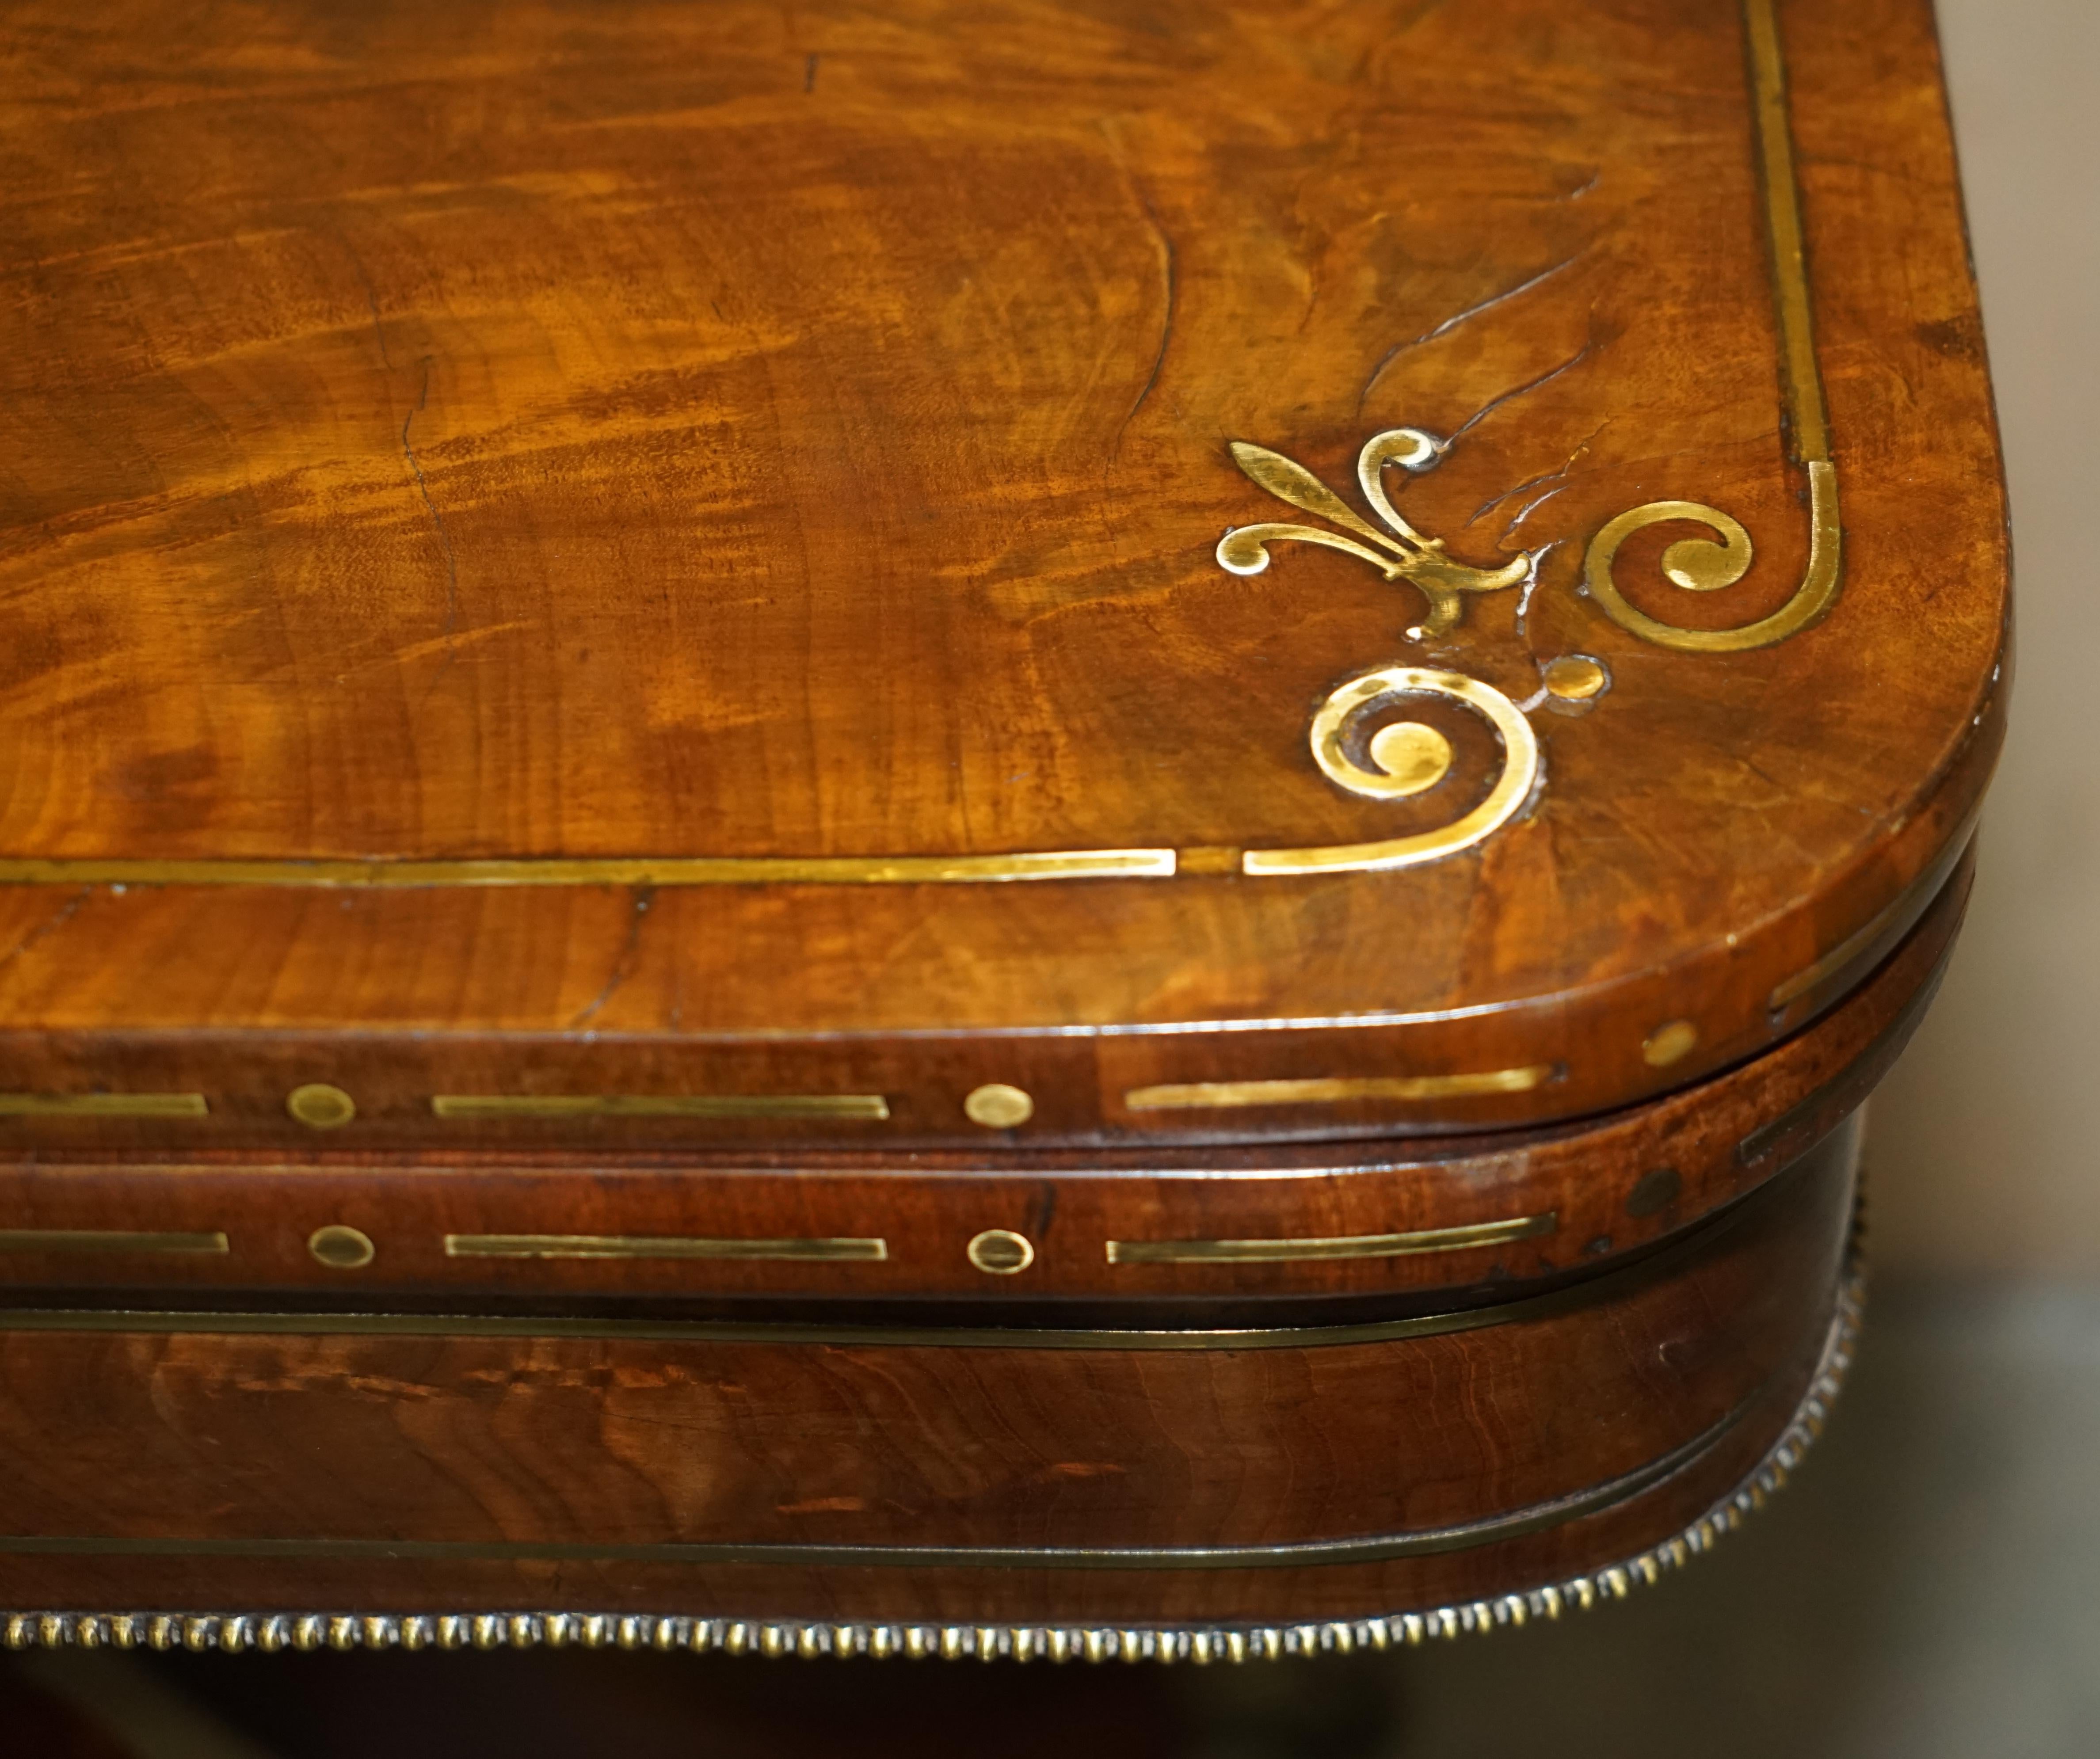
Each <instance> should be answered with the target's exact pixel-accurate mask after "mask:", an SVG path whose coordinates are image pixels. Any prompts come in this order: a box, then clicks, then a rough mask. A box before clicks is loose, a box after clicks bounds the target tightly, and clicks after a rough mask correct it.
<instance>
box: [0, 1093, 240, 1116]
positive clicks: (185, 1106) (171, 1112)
mask: <svg viewBox="0 0 2100 1759" xmlns="http://www.w3.org/2000/svg"><path fill="white" fill-rule="evenodd" d="M210 1113H211V1108H210V1106H209V1105H207V1104H205V1097H204V1096H203V1095H202V1094H201V1093H0V1117H4V1118H207V1117H209V1116H210Z"/></svg>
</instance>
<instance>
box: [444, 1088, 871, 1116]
mask: <svg viewBox="0 0 2100 1759" xmlns="http://www.w3.org/2000/svg"><path fill="white" fill-rule="evenodd" d="M430 1109H431V1111H432V1112H434V1113H435V1114H436V1115H437V1116H438V1117H439V1118H465V1119H474V1118H850V1119H857V1120H859V1121H861V1122H870V1123H880V1122H882V1121H883V1120H884V1119H885V1118H888V1117H889V1100H887V1099H885V1097H884V1096H882V1095H880V1094H879V1093H661V1094H658V1093H439V1094H435V1095H433V1096H431V1099H430Z"/></svg>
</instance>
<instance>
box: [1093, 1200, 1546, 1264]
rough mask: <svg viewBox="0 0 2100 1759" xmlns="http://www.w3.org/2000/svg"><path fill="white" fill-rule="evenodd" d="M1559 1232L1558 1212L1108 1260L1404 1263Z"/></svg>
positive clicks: (1115, 1249) (1156, 1251)
mask: <svg viewBox="0 0 2100 1759" xmlns="http://www.w3.org/2000/svg"><path fill="white" fill-rule="evenodd" d="M1559 1229H1560V1215H1559V1214H1558V1212H1554V1211H1549V1212H1548V1213H1547V1214H1546V1215H1519V1216H1516V1217H1514V1218H1513V1219H1511V1220H1509V1221H1506V1222H1480V1223H1475V1224H1473V1225H1472V1226H1471V1227H1467V1228H1422V1229H1419V1230H1418V1231H1417V1232H1413V1233H1400V1234H1339V1235H1335V1236H1332V1237H1328V1238H1325V1239H1314V1238H1306V1239H1297V1240H1289V1239H1286V1240H1111V1241H1109V1243H1108V1256H1109V1263H1111V1264H1304V1263H1312V1262H1315V1261H1326V1260H1330V1259H1400V1258H1411V1257H1413V1256H1414V1255H1415V1254H1418V1253H1423V1252H1462V1251H1465V1250H1467V1249H1468V1248H1470V1247H1474V1246H1498V1245H1504V1244H1506V1243H1507V1242H1508V1241H1512V1240H1534V1239H1537V1238H1538V1237H1540V1236H1541V1235H1543V1234H1550V1233H1555V1232H1558V1231H1559Z"/></svg>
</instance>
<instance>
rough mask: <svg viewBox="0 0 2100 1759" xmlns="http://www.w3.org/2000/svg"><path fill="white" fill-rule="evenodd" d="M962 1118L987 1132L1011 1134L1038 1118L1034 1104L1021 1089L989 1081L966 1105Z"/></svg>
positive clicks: (965, 1101)
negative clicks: (1010, 1131)
mask: <svg viewBox="0 0 2100 1759" xmlns="http://www.w3.org/2000/svg"><path fill="white" fill-rule="evenodd" d="M963 1115H964V1117H966V1118H968V1119H969V1121H970V1122H972V1123H973V1124H982V1125H983V1126H985V1128H986V1129H987V1130H1011V1129H1012V1128H1013V1127H1014V1126H1015V1125H1017V1124H1025V1123H1026V1122H1028V1120H1029V1119H1030V1118H1033V1117H1034V1116H1035V1100H1032V1099H1030V1097H1029V1096H1028V1095H1027V1094H1026V1092H1025V1091H1022V1090H1021V1088H1019V1087H1008V1085H1007V1084H1006V1083H1005V1082H1003V1081H989V1082H986V1083H985V1084H984V1086H982V1087H978V1088H977V1089H975V1090H974V1091H973V1092H972V1093H971V1095H970V1096H969V1097H968V1099H966V1100H964V1101H963Z"/></svg>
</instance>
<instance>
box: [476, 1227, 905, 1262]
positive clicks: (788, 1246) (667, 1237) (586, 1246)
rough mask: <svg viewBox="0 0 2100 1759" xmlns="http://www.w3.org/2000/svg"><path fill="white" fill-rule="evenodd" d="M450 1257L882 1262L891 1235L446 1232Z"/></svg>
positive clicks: (886, 1252)
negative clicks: (766, 1237) (714, 1236)
mask: <svg viewBox="0 0 2100 1759" xmlns="http://www.w3.org/2000/svg"><path fill="white" fill-rule="evenodd" d="M445 1256H446V1257H447V1258H448V1259H769V1260H771V1261H774V1262H781V1261H786V1262H790V1263H840V1262H842V1261H848V1260H850V1261H852V1262H855V1263H880V1261H882V1260H883V1259H887V1258H888V1257H889V1243H888V1242H887V1241H883V1240H876V1239H845V1238H840V1239H829V1240H704V1239H700V1238H699V1237H695V1236H692V1235H686V1234H663V1235H652V1234H447V1235H446V1236H445Z"/></svg>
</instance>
